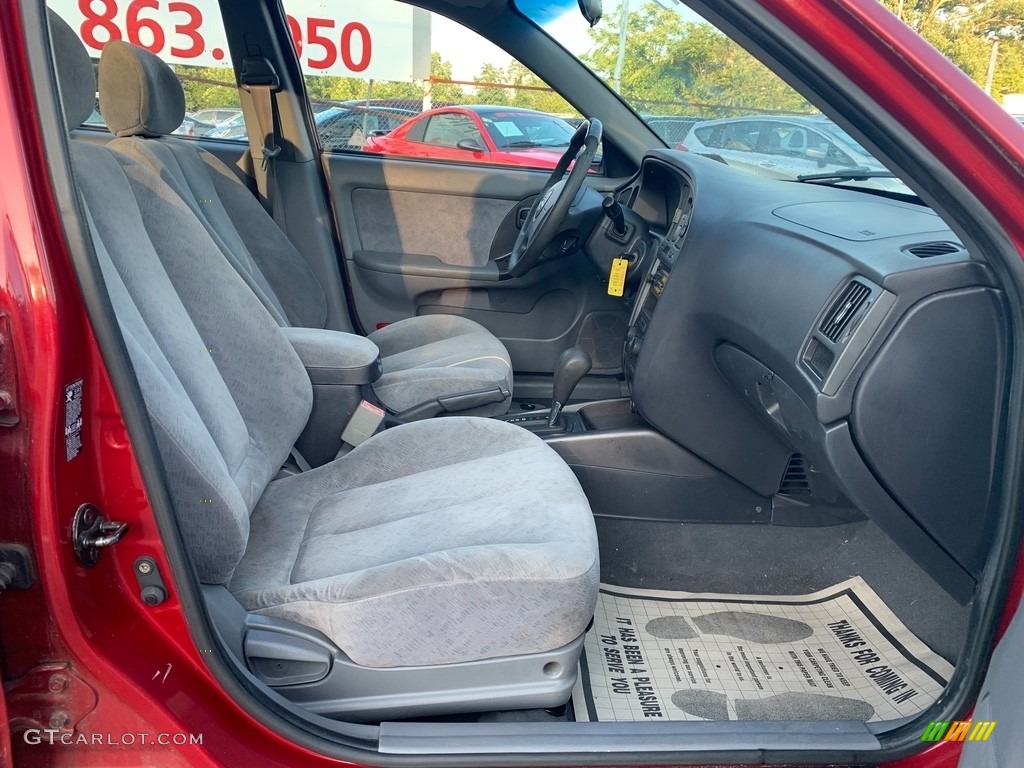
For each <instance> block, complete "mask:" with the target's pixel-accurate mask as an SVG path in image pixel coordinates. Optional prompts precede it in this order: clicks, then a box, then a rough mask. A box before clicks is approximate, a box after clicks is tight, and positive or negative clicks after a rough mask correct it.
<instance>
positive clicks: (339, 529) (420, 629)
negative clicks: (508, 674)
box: [229, 417, 598, 667]
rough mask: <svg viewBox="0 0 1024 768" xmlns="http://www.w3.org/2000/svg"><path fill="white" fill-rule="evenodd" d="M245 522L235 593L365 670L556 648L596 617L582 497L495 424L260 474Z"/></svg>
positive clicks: (531, 446) (532, 443)
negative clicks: (329, 643) (262, 485)
mask: <svg viewBox="0 0 1024 768" xmlns="http://www.w3.org/2000/svg"><path fill="white" fill-rule="evenodd" d="M250 529H251V534H250V539H249V545H248V548H247V550H246V553H245V556H244V557H243V558H242V562H241V563H240V564H239V566H238V568H237V570H236V572H235V576H234V578H233V580H232V582H231V584H230V585H229V588H230V590H231V591H232V592H233V593H234V595H235V596H236V598H237V599H238V600H239V601H240V602H241V603H242V605H243V606H244V607H245V608H246V609H247V610H250V611H253V612H255V613H260V614H266V615H269V616H276V617H280V618H284V619H289V620H292V621H296V622H299V623H301V624H306V625H308V626H312V627H315V628H317V629H319V630H320V631H321V632H323V633H324V634H326V635H327V636H329V637H331V638H332V639H333V640H334V642H335V643H337V644H338V646H339V647H340V648H341V649H342V650H344V651H345V652H346V653H347V654H348V655H349V656H350V657H351V658H352V659H353V660H354V661H355V662H357V663H359V664H362V665H365V666H373V667H394V666H409V665H424V664H448V663H454V662H461V661H470V660H476V659H485V658H494V657H500V656H511V655H517V654H526V653H536V652H540V651H546V650H551V649H554V648H558V647H560V646H562V645H565V644H566V643H568V642H570V641H571V640H573V639H574V638H576V637H578V636H579V635H580V634H582V633H583V631H584V630H585V629H586V626H587V624H588V622H589V621H590V619H591V617H592V616H593V611H594V605H595V602H596V597H597V584H598V555H597V535H596V532H595V528H594V521H593V517H592V514H591V511H590V507H589V505H588V503H587V499H586V497H585V496H584V494H583V491H582V489H581V488H580V485H579V483H578V482H577V480H576V477H575V476H574V475H573V473H572V471H571V470H570V469H569V468H568V466H567V465H566V464H565V462H564V461H562V460H561V458H559V457H558V456H557V454H555V452H554V451H552V450H551V449H550V448H548V447H547V446H546V445H545V444H544V443H543V442H542V441H541V440H539V439H538V438H537V437H535V436H534V435H532V434H530V433H529V432H527V431H526V430H523V429H520V428H519V427H515V426H512V425H509V424H506V423H504V422H495V421H490V420H486V419H479V418H472V417H469V418H467V417H457V418H451V419H440V420H436V419H435V420H428V421H421V422H414V423H412V424H406V425H404V426H401V427H396V428H394V429H390V430H387V431H385V432H383V433H381V434H378V435H376V436H374V437H373V438H371V439H370V440H368V441H367V442H365V443H363V444H362V445H360V446H359V447H358V448H356V449H355V450H354V451H352V452H351V453H349V454H348V455H347V456H345V457H344V458H341V459H337V460H335V461H334V462H332V463H330V464H327V465H325V466H323V467H320V468H318V469H315V470H313V471H311V472H306V473H303V474H301V475H295V476H293V477H288V478H284V479H281V480H277V481H275V482H273V483H271V484H270V486H269V487H268V489H267V491H266V493H265V494H264V496H263V499H262V500H261V501H260V503H259V504H258V505H257V507H256V509H255V511H254V512H253V515H252V519H251V521H250Z"/></svg>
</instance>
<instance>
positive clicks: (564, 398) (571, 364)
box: [548, 347, 592, 427]
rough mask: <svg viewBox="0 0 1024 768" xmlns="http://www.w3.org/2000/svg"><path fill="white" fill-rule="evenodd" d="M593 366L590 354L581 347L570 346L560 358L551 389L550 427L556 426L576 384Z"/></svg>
mask: <svg viewBox="0 0 1024 768" xmlns="http://www.w3.org/2000/svg"><path fill="white" fill-rule="evenodd" d="M591 366H592V363H591V360H590V355H588V354H587V353H586V352H584V351H583V350H582V349H581V348H580V347H569V348H568V349H567V350H565V351H564V352H563V353H562V355H561V357H559V358H558V363H557V364H556V366H555V383H554V386H553V387H552V391H551V413H550V415H549V416H548V426H549V427H554V426H555V425H556V424H557V423H558V417H559V416H560V415H561V413H562V408H563V407H564V406H565V404H566V403H567V402H569V398H570V397H572V391H573V390H574V389H576V385H577V384H579V383H580V380H581V379H582V378H583V377H584V376H586V375H587V374H588V373H589V372H590V368H591Z"/></svg>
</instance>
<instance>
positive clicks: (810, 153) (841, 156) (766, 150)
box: [679, 115, 885, 179]
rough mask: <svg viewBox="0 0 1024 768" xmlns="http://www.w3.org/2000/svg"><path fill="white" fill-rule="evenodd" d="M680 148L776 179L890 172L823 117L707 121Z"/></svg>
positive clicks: (737, 118)
mask: <svg viewBox="0 0 1024 768" xmlns="http://www.w3.org/2000/svg"><path fill="white" fill-rule="evenodd" d="M679 149H687V150H689V151H690V152H694V153H696V154H700V155H706V156H709V157H713V158H715V159H716V160H720V161H721V162H723V163H726V164H727V165H732V166H735V167H737V168H742V169H743V170H745V171H748V172H750V173H754V174H756V175H758V176H767V177H769V178H775V179H796V178H799V177H800V176H808V175H812V174H820V173H834V172H839V173H841V172H846V171H850V170H851V169H855V168H857V169H867V170H872V171H885V168H883V167H882V166H881V165H880V164H879V162H878V161H877V160H876V159H875V158H874V157H872V156H871V155H870V154H869V153H868V151H867V150H866V149H864V148H863V147H862V146H860V144H858V143H857V142H856V141H855V140H854V139H853V138H852V137H851V136H850V135H849V134H847V133H846V131H844V130H843V129H842V128H840V127H839V126H838V125H836V124H835V123H833V122H832V121H831V120H828V119H827V118H824V117H803V116H798V117H778V116H774V115H757V116H751V117H734V118H729V119H726V120H706V121H704V122H701V123H697V124H696V125H694V126H693V127H692V128H691V129H690V131H689V133H687V134H686V138H685V139H683V142H682V145H681V146H680V147H679Z"/></svg>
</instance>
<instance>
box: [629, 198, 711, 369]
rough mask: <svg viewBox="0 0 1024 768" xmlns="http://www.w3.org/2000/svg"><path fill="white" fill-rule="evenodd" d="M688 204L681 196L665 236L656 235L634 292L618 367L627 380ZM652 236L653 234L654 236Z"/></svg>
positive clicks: (675, 249) (685, 221)
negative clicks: (651, 255) (646, 269)
mask: <svg viewBox="0 0 1024 768" xmlns="http://www.w3.org/2000/svg"><path fill="white" fill-rule="evenodd" d="M692 204H693V200H692V198H691V197H690V196H689V195H684V202H683V204H682V205H680V206H679V207H678V208H676V211H675V214H674V215H673V217H672V222H671V225H670V226H669V229H668V232H667V233H666V235H665V237H664V238H660V242H658V244H657V247H656V249H655V252H654V259H653V260H652V262H651V266H650V271H649V272H648V273H647V276H646V278H645V279H644V281H643V283H642V284H641V285H640V288H639V291H638V292H637V297H636V303H635V304H634V305H633V313H632V315H630V319H629V331H628V332H627V333H626V343H625V345H624V346H623V349H622V370H623V372H624V373H625V374H626V379H627V380H630V381H631V380H632V378H633V376H634V374H635V373H636V361H637V358H639V357H640V350H641V349H642V348H643V345H644V339H645V338H646V336H647V331H648V329H649V328H650V327H651V319H652V318H653V317H654V310H655V308H656V307H657V306H658V301H659V300H660V299H661V295H662V293H663V292H664V291H665V286H666V285H668V279H669V275H671V273H672V268H673V267H674V266H675V264H676V261H677V260H678V259H679V252H680V249H681V248H682V244H683V239H684V237H685V236H686V230H687V227H688V226H689V223H690V209H691V206H692ZM654 237H657V235H654Z"/></svg>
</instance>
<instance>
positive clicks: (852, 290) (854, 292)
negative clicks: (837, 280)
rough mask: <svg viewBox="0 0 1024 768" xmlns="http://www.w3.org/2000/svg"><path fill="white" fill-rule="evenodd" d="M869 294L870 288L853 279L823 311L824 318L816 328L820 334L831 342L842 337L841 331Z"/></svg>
mask: <svg viewBox="0 0 1024 768" xmlns="http://www.w3.org/2000/svg"><path fill="white" fill-rule="evenodd" d="M870 295H871V289H870V288H868V287H867V286H866V285H864V284H863V283H859V282H857V281H856V280H853V281H852V282H851V283H850V284H849V285H848V286H846V288H844V289H843V292H842V293H841V294H839V298H838V299H836V300H835V302H834V303H833V304H832V306H831V307H829V310H828V312H826V313H825V319H824V320H822V321H821V325H820V326H819V328H818V329H819V330H820V331H821V334H822V335H823V336H824V337H825V338H826V339H828V340H829V341H831V342H832V343H833V344H834V343H836V342H837V341H839V339H841V338H842V337H843V331H845V330H846V327H847V326H848V325H849V324H850V321H851V320H852V319H853V318H854V316H855V315H856V314H857V310H859V309H860V308H861V307H862V306H863V305H864V302H865V301H867V299H868V296H870Z"/></svg>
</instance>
